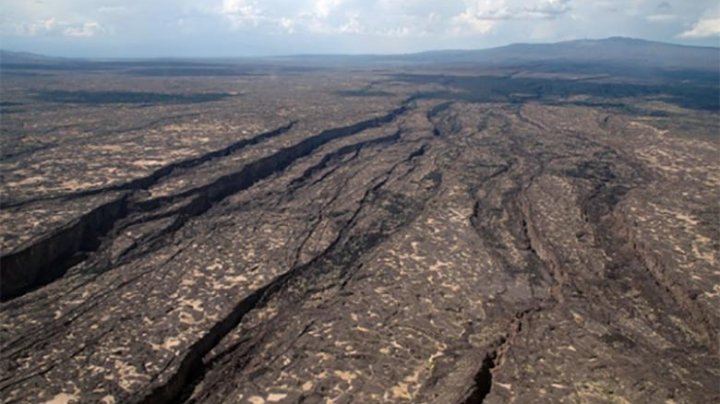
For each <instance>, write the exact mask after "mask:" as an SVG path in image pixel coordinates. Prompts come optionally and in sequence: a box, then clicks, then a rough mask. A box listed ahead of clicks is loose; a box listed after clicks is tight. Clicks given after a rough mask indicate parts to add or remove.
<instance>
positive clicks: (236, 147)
mask: <svg viewBox="0 0 720 404" xmlns="http://www.w3.org/2000/svg"><path fill="white" fill-rule="evenodd" d="M296 124H297V121H293V122H290V123H289V124H287V125H285V126H282V127H280V128H277V129H274V130H272V131H269V132H264V133H261V134H259V135H257V136H254V137H252V138H249V139H242V140H240V141H238V142H235V143H233V144H231V145H229V146H227V147H224V148H222V149H219V150H215V151H212V152H210V153H206V154H203V155H201V156H198V157H193V158H190V159H186V160H182V161H179V162H176V163H172V164H169V165H167V166H164V167H161V168H159V169H158V170H156V171H154V172H153V173H151V174H150V175H148V176H145V177H141V178H137V179H134V180H132V181H130V182H126V183H123V184H117V185H112V186H109V187H105V188H95V189H89V190H85V191H79V192H73V193H68V194H62V195H58V196H53V197H45V198H34V199H28V200H23V201H14V202H3V206H2V208H3V209H10V208H16V207H19V206H24V205H28V204H31V203H36V202H42V201H51V200H70V199H77V198H84V197H88V196H93V195H98V194H102V193H106V192H113V191H136V190H141V189H148V188H150V187H152V186H153V185H155V184H157V183H158V182H160V181H161V180H162V179H163V178H165V177H167V176H169V175H170V174H172V172H173V171H175V170H178V169H189V168H193V167H197V166H199V165H201V164H203V163H206V162H208V161H210V160H214V159H218V158H223V157H227V156H229V155H231V154H233V153H236V152H238V151H240V150H242V149H244V148H246V147H248V146H253V145H256V144H259V143H261V142H264V141H266V140H268V139H271V138H273V137H277V136H280V135H282V134H285V133H287V132H288V131H290V130H291V129H292V128H293V127H294V126H295V125H296Z"/></svg>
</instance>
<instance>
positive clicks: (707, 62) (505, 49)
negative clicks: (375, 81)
mask: <svg viewBox="0 0 720 404" xmlns="http://www.w3.org/2000/svg"><path fill="white" fill-rule="evenodd" d="M406 58H407V60H415V61H419V62H425V63H442V64H445V63H449V64H457V63H463V64H467V63H472V64H483V65H501V66H507V65H519V64H531V63H543V62H553V63H558V62H563V61H564V62H571V63H598V64H620V65H628V66H647V67H655V68H663V69H702V70H718V69H720V48H715V47H698V46H684V45H675V44H668V43H663V42H652V41H645V40H642V39H633V38H622V37H613V38H608V39H599V40H590V39H582V40H574V41H566V42H558V43H550V44H513V45H508V46H502V47H499V48H491V49H482V50H457V51H431V52H423V53H418V54H414V55H408V56H407V57H406Z"/></svg>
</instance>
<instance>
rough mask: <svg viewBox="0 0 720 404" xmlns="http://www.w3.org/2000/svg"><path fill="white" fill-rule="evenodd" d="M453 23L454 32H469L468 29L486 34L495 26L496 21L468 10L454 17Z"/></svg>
mask: <svg viewBox="0 0 720 404" xmlns="http://www.w3.org/2000/svg"><path fill="white" fill-rule="evenodd" d="M452 23H453V28H452V32H453V33H454V34H462V33H464V32H467V29H469V30H470V31H471V32H472V33H478V34H486V33H488V32H490V31H491V30H492V28H493V27H494V26H495V21H493V20H488V19H482V18H479V17H477V16H476V15H474V14H472V13H470V12H468V11H465V12H463V13H462V14H460V15H457V16H455V17H453V18H452Z"/></svg>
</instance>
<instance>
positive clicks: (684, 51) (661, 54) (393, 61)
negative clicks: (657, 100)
mask: <svg viewBox="0 0 720 404" xmlns="http://www.w3.org/2000/svg"><path fill="white" fill-rule="evenodd" d="M141 62H142V64H147V63H149V62H155V63H163V64H168V63H173V64H178V65H197V64H202V65H208V64H210V65H216V64H222V65H227V64H238V63H281V64H301V65H312V66H318V67H320V66H327V67H340V66H349V65H361V66H363V65H398V64H400V65H404V64H412V65H418V64H419V65H460V66H468V65H481V66H497V67H511V66H519V67H538V66H549V65H552V66H554V67H555V68H561V67H562V66H563V64H566V65H568V66H571V67H577V66H584V67H586V68H589V69H592V67H593V66H597V67H598V68H602V69H605V70H606V68H607V67H608V66H620V67H633V68H638V67H644V68H652V69H662V70H675V69H692V70H704V71H711V72H715V71H720V48H718V47H698V46H685V45H676V44H669V43H663V42H653V41H646V40H642V39H633V38H623V37H613V38H607V39H598V40H590V39H582V40H573V41H565V42H557V43H549V44H529V43H520V44H512V45H507V46H502V47H497V48H490V49H479V50H440V51H429V52H422V53H414V54H402V55H352V56H349V55H293V56H279V57H266V58H236V59H230V58H222V59H219V58H218V59H168V58H163V59H145V60H139V59H114V60H108V59H103V60H95V59H71V58H59V57H49V56H43V55H37V54H32V53H25V52H12V51H7V50H0V65H1V66H2V67H4V68H22V67H26V68H28V67H30V66H37V67H41V66H43V65H44V66H50V65H54V66H56V67H60V68H69V69H70V68H73V66H75V67H81V66H82V67H84V68H89V67H91V66H96V67H102V66H105V67H110V66H118V65H128V64H138V63H141ZM89 65H90V66H89Z"/></svg>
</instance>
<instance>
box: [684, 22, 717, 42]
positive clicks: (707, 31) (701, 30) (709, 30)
mask: <svg viewBox="0 0 720 404" xmlns="http://www.w3.org/2000/svg"><path fill="white" fill-rule="evenodd" d="M678 36H679V37H680V38H687V39H692V38H709V37H714V36H720V18H703V19H701V20H700V21H698V22H697V23H695V25H694V26H693V27H692V29H690V30H687V31H685V32H683V33H681V34H680V35H678Z"/></svg>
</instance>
